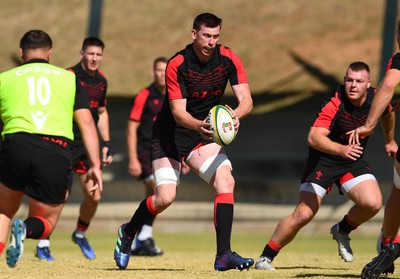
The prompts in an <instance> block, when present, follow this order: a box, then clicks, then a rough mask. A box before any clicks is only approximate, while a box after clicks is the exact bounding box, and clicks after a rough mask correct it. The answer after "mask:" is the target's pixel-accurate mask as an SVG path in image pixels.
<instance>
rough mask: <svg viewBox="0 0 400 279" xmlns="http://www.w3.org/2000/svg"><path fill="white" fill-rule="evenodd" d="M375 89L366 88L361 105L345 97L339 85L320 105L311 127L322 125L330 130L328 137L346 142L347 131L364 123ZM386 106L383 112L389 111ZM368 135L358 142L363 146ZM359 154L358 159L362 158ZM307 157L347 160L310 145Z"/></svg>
mask: <svg viewBox="0 0 400 279" xmlns="http://www.w3.org/2000/svg"><path fill="white" fill-rule="evenodd" d="M375 92H376V89H375V88H372V87H370V88H368V90H367V99H366V100H365V102H364V104H363V105H362V106H361V107H358V106H354V105H353V104H352V103H351V102H350V101H349V100H348V98H347V96H346V92H345V89H344V86H343V85H342V86H339V87H338V89H337V90H336V92H335V93H334V95H333V96H332V97H331V98H330V99H329V100H327V101H326V102H325V103H324V104H323V105H322V107H321V110H320V111H319V113H318V116H317V117H316V119H315V121H314V123H313V125H312V126H313V127H323V128H326V129H328V130H329V131H330V134H329V136H328V137H329V138H330V139H331V140H332V141H334V142H338V143H340V144H344V145H347V144H348V136H347V135H346V133H347V132H349V131H351V130H354V129H356V128H358V127H360V126H362V125H364V123H365V121H366V120H367V117H368V113H369V110H370V107H371V104H372V100H373V98H374V95H375ZM389 109H390V108H387V109H386V111H385V113H387V112H388V111H389ZM368 138H369V137H364V138H361V139H360V144H361V146H362V147H363V148H364V150H365V147H366V145H367V142H368ZM362 156H363V154H362V155H361V157H360V159H361V158H362ZM309 157H317V158H319V157H327V158H331V159H333V160H337V161H343V160H349V159H344V158H342V157H340V156H336V155H330V154H325V153H323V152H320V151H318V150H316V149H314V148H312V147H310V148H309Z"/></svg>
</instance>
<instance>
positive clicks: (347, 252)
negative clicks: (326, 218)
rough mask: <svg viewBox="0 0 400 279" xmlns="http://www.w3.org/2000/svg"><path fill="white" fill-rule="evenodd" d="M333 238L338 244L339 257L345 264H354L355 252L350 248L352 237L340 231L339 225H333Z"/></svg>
mask: <svg viewBox="0 0 400 279" xmlns="http://www.w3.org/2000/svg"><path fill="white" fill-rule="evenodd" d="M331 234H332V238H333V239H334V240H336V242H337V244H338V252H339V256H340V257H341V258H342V259H343V260H344V261H345V262H352V261H353V259H354V256H353V250H351V247H350V237H349V235H348V234H347V233H344V232H340V231H339V224H336V225H333V227H332V228H331Z"/></svg>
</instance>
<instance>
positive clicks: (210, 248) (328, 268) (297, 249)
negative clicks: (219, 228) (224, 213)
mask: <svg viewBox="0 0 400 279" xmlns="http://www.w3.org/2000/svg"><path fill="white" fill-rule="evenodd" d="M88 236H89V241H90V242H91V244H92V246H93V247H94V249H95V251H96V254H97V258H96V259H95V260H91V261H90V260H87V259H85V258H84V257H83V255H82V253H81V252H80V250H79V248H78V246H76V245H75V244H73V243H72V241H71V239H70V234H69V233H68V234H67V233H60V232H58V233H57V232H55V233H54V235H53V237H52V243H51V251H52V254H53V256H54V257H55V261H54V262H52V263H46V262H39V261H38V260H37V259H36V258H35V257H34V248H35V245H36V243H37V242H36V241H34V240H30V239H29V240H26V241H25V252H24V255H23V258H22V259H21V262H20V264H19V265H18V266H17V267H16V268H14V269H10V268H8V267H7V266H6V263H5V256H4V253H3V256H2V258H1V261H2V262H3V264H2V267H1V268H0V278H50V277H51V278H53V277H54V278H151V279H158V278H160V279H165V278H178V279H181V278H182V279H183V278H191V279H195V278H280V279H282V278H360V277H359V276H360V272H361V269H362V267H363V266H364V265H365V264H366V263H367V262H368V261H370V260H371V259H372V258H373V257H374V256H375V255H376V252H375V241H376V238H375V237H374V236H362V235H354V236H353V237H352V248H353V251H354V253H355V259H354V262H353V263H345V262H343V261H342V260H341V259H340V258H339V256H338V255H337V246H336V242H335V241H333V240H332V239H331V236H330V235H329V234H324V235H316V236H304V235H299V236H298V237H297V238H296V239H295V240H294V241H293V242H292V243H291V244H290V245H288V246H287V247H285V248H284V249H283V250H282V251H281V253H280V254H279V255H278V256H277V257H276V258H275V260H274V262H273V265H274V266H275V267H276V269H277V270H276V271H270V272H265V271H259V270H255V269H253V268H252V269H250V270H249V271H243V272H239V271H236V270H232V271H227V272H216V271H214V270H213V263H214V255H215V238H214V233H212V232H210V233H157V234H156V240H157V245H158V246H160V247H161V248H162V249H163V250H164V251H165V254H164V255H163V256H161V257H134V258H131V261H130V263H129V265H128V268H127V269H126V270H118V268H117V267H116V265H115V263H114V260H113V250H114V245H115V241H116V234H114V233H101V232H90V233H88ZM267 239H268V236H266V235H264V234H261V233H251V232H249V233H236V234H233V236H232V248H233V250H235V251H237V252H238V253H239V254H240V255H242V256H245V257H253V258H254V259H255V260H256V259H257V258H258V256H259V255H260V253H261V251H262V249H263V248H264V245H265V241H266V240H267ZM395 275H396V274H395ZM395 275H392V276H389V277H388V278H398V276H397V277H396V276H395Z"/></svg>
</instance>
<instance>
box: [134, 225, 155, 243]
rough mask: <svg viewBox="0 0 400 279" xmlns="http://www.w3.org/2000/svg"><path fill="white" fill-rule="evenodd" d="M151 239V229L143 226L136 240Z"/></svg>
mask: <svg viewBox="0 0 400 279" xmlns="http://www.w3.org/2000/svg"><path fill="white" fill-rule="evenodd" d="M151 237H153V227H152V226H149V225H143V227H142V229H141V230H140V232H139V234H138V236H137V238H138V239H139V240H140V241H143V240H145V239H148V238H151Z"/></svg>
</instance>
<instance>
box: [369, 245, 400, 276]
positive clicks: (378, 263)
mask: <svg viewBox="0 0 400 279" xmlns="http://www.w3.org/2000/svg"><path fill="white" fill-rule="evenodd" d="M399 251H400V245H399V244H397V243H389V244H388V245H386V246H385V247H384V248H383V250H382V251H381V252H380V253H379V254H378V256H377V257H375V258H373V259H372V261H370V262H369V263H367V264H366V265H365V266H364V268H363V270H362V271H361V278H362V279H376V278H378V277H379V275H380V274H382V273H383V272H384V271H385V270H387V269H388V267H389V266H390V265H392V264H393V263H394V261H395V260H396V259H397V258H398V257H399Z"/></svg>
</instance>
